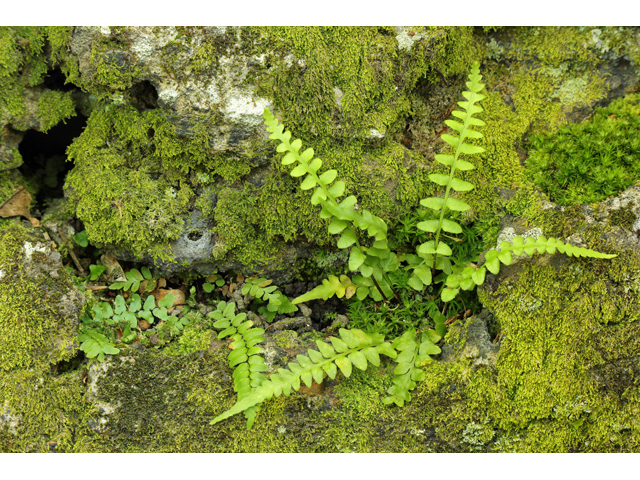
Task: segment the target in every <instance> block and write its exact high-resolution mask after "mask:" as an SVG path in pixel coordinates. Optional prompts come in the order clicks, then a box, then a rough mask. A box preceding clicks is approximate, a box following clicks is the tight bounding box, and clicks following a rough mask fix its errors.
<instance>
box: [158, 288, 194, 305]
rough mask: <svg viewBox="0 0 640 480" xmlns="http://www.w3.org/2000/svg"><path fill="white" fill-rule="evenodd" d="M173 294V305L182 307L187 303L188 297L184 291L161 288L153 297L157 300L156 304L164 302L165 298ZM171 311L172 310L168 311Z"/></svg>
mask: <svg viewBox="0 0 640 480" xmlns="http://www.w3.org/2000/svg"><path fill="white" fill-rule="evenodd" d="M170 293H173V304H174V305H182V304H183V303H185V301H186V299H187V298H186V296H185V294H184V292H183V291H182V290H178V289H177V288H168V289H164V288H159V289H158V290H157V291H156V292H155V293H154V294H153V297H154V298H155V299H156V303H157V302H159V301H160V300H162V299H163V298H164V297H165V296H167V295H169V294H170ZM167 310H168V311H171V308H169V309H167Z"/></svg>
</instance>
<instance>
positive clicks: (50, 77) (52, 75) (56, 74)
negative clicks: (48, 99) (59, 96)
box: [43, 68, 78, 92]
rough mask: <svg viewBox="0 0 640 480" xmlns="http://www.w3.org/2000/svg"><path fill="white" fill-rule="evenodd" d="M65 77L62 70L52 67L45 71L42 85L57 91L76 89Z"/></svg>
mask: <svg viewBox="0 0 640 480" xmlns="http://www.w3.org/2000/svg"><path fill="white" fill-rule="evenodd" d="M66 80H67V77H65V76H64V73H62V70H60V69H59V68H54V69H53V70H50V71H49V73H47V76H46V77H44V82H43V84H44V86H45V87H46V88H48V89H49V90H57V91H59V92H70V91H72V90H77V89H78V87H76V86H75V85H74V84H72V83H66V84H65V82H66Z"/></svg>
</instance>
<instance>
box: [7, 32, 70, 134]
mask: <svg viewBox="0 0 640 480" xmlns="http://www.w3.org/2000/svg"><path fill="white" fill-rule="evenodd" d="M70 39H71V30H70V29H69V28H68V27H1V28H0V92H1V93H0V105H1V106H3V107H5V108H6V109H7V111H8V112H9V114H10V115H11V116H13V117H14V121H13V123H14V125H20V119H21V118H22V117H23V116H24V115H25V106H24V98H25V89H26V88H27V87H33V86H36V85H39V84H41V83H42V82H43V80H44V77H45V75H46V74H47V71H48V70H49V68H50V62H51V63H53V65H54V66H55V65H56V64H58V63H59V62H61V61H62V51H63V49H64V48H65V46H66V45H67V44H68V42H69V41H70ZM47 45H50V46H51V47H52V57H51V58H50V59H49V58H47V55H46V54H45V51H46V49H45V46H47ZM67 110H68V108H67V107H65V108H64V109H63V111H67ZM53 118H54V117H53V116H48V117H47V120H49V121H52V120H53Z"/></svg>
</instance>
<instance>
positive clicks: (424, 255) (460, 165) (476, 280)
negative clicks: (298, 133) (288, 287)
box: [211, 63, 616, 423]
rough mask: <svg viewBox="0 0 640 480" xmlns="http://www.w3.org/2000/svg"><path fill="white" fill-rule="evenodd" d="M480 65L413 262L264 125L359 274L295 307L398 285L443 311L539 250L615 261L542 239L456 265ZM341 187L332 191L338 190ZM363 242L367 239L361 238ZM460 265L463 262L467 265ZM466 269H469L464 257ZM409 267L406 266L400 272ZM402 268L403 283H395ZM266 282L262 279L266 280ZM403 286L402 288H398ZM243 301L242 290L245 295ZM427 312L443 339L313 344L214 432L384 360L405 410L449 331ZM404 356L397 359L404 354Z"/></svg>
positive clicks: (420, 333)
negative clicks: (276, 399)
mask: <svg viewBox="0 0 640 480" xmlns="http://www.w3.org/2000/svg"><path fill="white" fill-rule="evenodd" d="M481 78H482V77H481V76H480V75H479V69H478V64H477V63H474V65H473V66H472V68H471V74H470V75H469V81H468V82H467V84H466V85H467V88H468V89H469V91H465V92H463V96H464V97H465V99H466V100H467V101H463V102H458V105H459V106H460V107H461V108H462V111H460V110H454V111H453V112H452V114H453V116H454V117H456V118H457V119H459V120H461V121H460V122H459V121H455V120H446V124H447V125H448V126H449V127H450V128H451V129H453V130H454V131H455V132H457V136H456V135H449V134H444V135H442V139H443V140H444V141H445V142H446V143H448V144H449V145H450V146H451V150H452V152H451V153H448V154H439V155H436V156H435V159H436V161H437V162H439V163H441V164H442V165H445V166H447V167H449V174H448V175H446V174H439V173H433V174H430V175H429V179H430V180H431V181H432V182H434V183H436V184H437V185H439V186H441V187H444V193H443V196H437V197H430V198H425V199H423V200H421V201H420V204H421V205H422V206H423V207H426V208H428V209H430V210H431V211H432V212H431V218H428V219H425V220H422V221H420V222H418V223H417V224H416V226H417V228H419V229H420V230H422V231H424V232H427V233H428V234H430V235H431V237H430V238H429V237H427V238H428V239H427V240H426V241H424V242H423V243H420V244H419V245H418V246H417V248H416V254H415V255H414V254H406V255H405V254H403V253H401V254H400V255H397V254H396V253H394V252H392V251H391V250H390V247H389V243H388V241H387V225H386V223H385V222H384V221H383V220H382V219H381V218H379V217H376V216H375V215H373V214H371V213H370V212H369V211H367V210H366V209H361V208H360V207H359V206H358V202H357V199H356V197H355V196H353V195H351V196H348V197H346V198H344V199H343V200H341V201H338V199H339V198H340V197H341V196H343V194H344V192H345V184H344V182H343V181H337V182H335V180H336V178H337V171H336V170H327V171H325V172H324V173H321V174H320V175H318V172H319V170H320V167H321V166H322V161H321V160H320V159H318V158H314V152H313V149H311V148H308V149H306V150H304V151H303V152H302V153H300V150H301V148H302V142H301V141H300V140H299V139H295V140H293V141H291V137H292V135H291V132H290V131H286V132H285V131H284V126H283V125H281V124H279V122H278V120H277V119H276V118H275V117H274V116H273V115H272V114H271V112H269V110H268V109H265V113H264V116H265V124H266V125H267V129H268V131H269V132H271V135H270V137H269V138H271V139H273V140H277V141H279V144H278V147H277V151H278V152H281V153H285V152H286V154H285V156H284V158H283V159H282V164H283V165H291V164H296V165H295V166H294V168H293V169H292V170H291V172H290V174H291V176H293V177H303V176H304V177H305V178H304V179H303V181H302V184H301V186H300V188H302V189H303V190H310V189H315V190H314V192H313V194H312V196H311V203H312V204H313V205H322V210H321V211H320V217H321V218H323V219H327V220H330V223H329V227H328V228H329V232H330V233H332V234H340V238H339V239H338V243H337V245H338V247H339V248H341V249H347V248H348V249H349V250H350V254H349V262H348V264H349V265H348V266H349V270H350V271H352V272H356V271H358V272H360V274H361V275H356V276H354V277H353V278H349V277H348V276H347V275H341V276H340V277H337V276H335V275H329V277H328V278H327V279H325V280H323V282H322V285H319V286H318V287H316V288H314V289H313V290H311V291H310V292H307V293H306V294H304V295H302V296H300V297H298V298H296V299H294V300H293V303H294V304H296V303H301V302H305V301H308V300H313V299H325V300H326V299H328V298H329V297H331V296H333V295H336V296H338V297H339V298H340V297H343V296H344V297H346V298H350V297H352V296H353V295H354V294H355V295H356V297H357V299H358V300H360V301H362V300H364V299H365V298H366V297H367V296H369V295H370V296H371V297H372V298H373V299H374V300H376V301H378V302H379V301H381V300H384V301H385V302H386V301H388V300H389V299H391V298H395V299H396V300H398V301H399V300H400V298H399V296H398V295H397V293H396V292H395V291H394V289H393V287H396V288H397V286H398V285H399V284H404V285H408V286H410V287H411V288H413V289H414V290H416V291H418V292H421V295H426V293H427V291H430V290H433V288H434V285H436V284H440V285H441V286H440V287H439V289H438V290H439V292H438V294H437V296H434V297H433V299H435V298H438V299H440V300H441V301H442V302H445V303H446V302H452V301H453V300H454V299H455V298H456V297H457V296H458V294H459V293H460V291H461V290H472V289H474V288H475V287H476V286H477V285H482V284H483V282H484V280H485V275H486V271H487V270H489V271H490V272H491V273H493V274H497V273H498V272H499V270H500V263H501V262H502V263H503V264H505V265H509V264H510V263H511V261H512V257H511V252H513V253H515V254H516V255H521V254H522V253H527V254H528V255H532V254H533V253H534V252H535V251H536V250H537V251H538V252H539V253H545V252H548V253H554V252H555V251H556V250H557V251H558V252H560V253H565V254H567V255H569V256H572V255H574V256H587V257H593V258H613V257H615V256H616V255H608V254H604V253H600V252H595V251H593V250H589V249H587V248H579V247H574V246H573V245H570V244H565V243H563V242H561V241H559V240H556V239H553V238H550V239H546V238H545V237H539V238H538V239H536V240H533V239H532V238H527V240H526V241H525V240H524V239H523V238H522V237H515V238H514V239H513V242H512V243H509V242H502V243H501V244H500V246H499V247H500V250H499V251H496V250H491V251H489V252H488V253H487V254H486V255H485V259H486V261H485V264H484V265H481V266H477V265H476V264H475V263H471V264H468V265H466V264H464V263H462V261H461V260H462V259H461V258H455V257H454V256H453V249H452V248H451V247H450V246H449V245H448V244H447V242H446V241H444V238H447V237H449V235H457V234H461V233H462V232H463V229H462V226H461V225H460V223H458V221H456V212H465V211H467V210H469V209H470V208H471V207H470V206H469V205H468V204H467V203H465V202H464V201H462V200H461V199H459V198H458V197H457V195H456V194H457V193H462V192H468V191H471V190H472V189H473V188H474V186H473V184H471V183H470V182H467V181H465V180H462V179H460V178H458V177H456V175H455V174H456V171H458V170H459V171H468V170H472V169H473V168H474V166H473V164H472V163H470V162H469V161H467V160H463V159H462V158H461V156H462V155H466V156H467V158H468V157H469V156H471V155H475V154H478V153H481V152H483V151H484V150H483V149H482V148H481V147H479V146H476V145H472V144H470V143H467V140H468V139H479V138H482V134H481V133H480V132H478V131H476V130H474V129H473V127H481V126H483V125H484V122H483V121H482V120H479V119H477V118H475V117H474V115H475V114H477V113H480V112H482V108H481V107H480V106H479V105H477V103H478V102H479V101H481V100H482V99H483V98H484V96H483V95H481V94H480V91H481V90H482V89H483V87H484V85H483V84H481V83H480V79H481ZM334 182H335V183H334ZM364 233H366V236H365V235H364ZM463 258H464V257H463ZM464 260H465V261H466V260H468V259H467V258H464ZM404 262H406V264H407V265H406V266H402V263H404ZM400 269H402V270H404V271H405V272H406V273H407V276H403V275H399V274H398V273H397V272H398V271H399V270H400ZM260 280H263V279H260ZM400 280H402V282H400ZM267 285H268V283H263V284H253V285H252V286H245V288H247V292H253V293H252V294H254V293H258V291H259V290H258V289H262V290H260V291H261V292H262V293H261V294H262V295H264V292H266V293H267V294H271V292H272V291H273V290H270V291H267V290H266V286H267ZM243 293H245V292H244V289H243ZM431 307H432V308H429V311H428V314H429V316H430V317H431V318H432V319H433V321H434V324H435V326H436V329H437V331H433V330H428V329H415V328H409V329H407V330H406V331H405V332H404V334H402V336H400V337H398V338H396V340H394V342H393V344H391V343H387V342H384V337H383V336H382V335H380V334H378V333H371V334H369V333H365V332H363V331H361V330H358V329H352V330H346V329H341V330H340V338H335V337H332V338H330V341H331V343H332V345H333V347H331V346H330V345H328V344H326V343H324V342H321V341H318V342H316V343H317V345H318V348H319V352H318V351H315V350H309V351H308V353H309V355H308V356H304V355H299V356H298V357H297V360H298V363H290V364H289V365H288V367H289V368H288V369H279V370H278V374H274V375H272V376H271V378H270V379H269V380H264V381H262V383H261V384H260V385H259V386H257V387H256V388H255V389H253V390H252V391H251V392H250V393H249V394H246V395H243V397H242V398H240V396H239V397H238V401H237V403H236V404H235V405H234V406H233V407H232V408H231V409H229V410H227V411H226V412H224V413H223V414H221V415H219V416H218V417H216V418H215V419H214V420H213V421H212V422H211V423H216V422H219V421H221V420H224V419H225V418H228V417H230V416H232V415H235V414H237V413H240V412H243V411H245V410H247V409H249V408H252V407H254V406H255V405H257V404H259V403H261V402H263V401H265V400H267V399H269V398H271V397H273V396H279V395H281V394H284V395H289V394H290V392H291V391H292V390H298V389H299V388H300V384H301V382H304V383H305V384H306V385H307V386H310V385H311V382H312V380H315V381H316V382H317V383H320V382H321V381H322V380H323V377H324V374H327V375H328V376H329V377H330V378H335V376H336V373H337V369H338V368H339V369H340V370H341V371H342V373H343V374H344V376H345V377H349V376H350V375H351V369H352V365H354V366H356V367H357V368H360V369H361V370H365V369H366V368H367V365H368V364H369V363H371V364H373V365H376V366H377V365H379V363H380V359H379V356H378V354H379V353H383V354H385V355H387V356H389V357H391V358H395V359H396V361H397V363H398V365H397V366H396V368H395V369H394V375H395V377H394V379H393V386H392V387H391V388H390V389H389V390H388V393H389V394H390V395H389V397H387V398H385V399H384V402H385V403H386V404H392V403H395V404H396V405H398V406H402V405H404V402H408V401H410V399H411V394H410V392H411V391H412V390H413V389H414V388H415V387H416V382H419V381H422V380H424V378H425V372H424V371H423V370H422V368H421V367H422V366H424V365H425V364H427V363H429V362H431V361H432V359H431V355H437V354H438V353H440V348H439V347H438V346H437V345H436V343H437V342H438V341H439V340H440V339H441V337H442V336H443V335H444V333H445V332H446V327H445V317H444V314H443V313H442V312H441V311H440V310H439V309H438V308H437V307H436V308H433V306H431ZM398 352H399V354H398Z"/></svg>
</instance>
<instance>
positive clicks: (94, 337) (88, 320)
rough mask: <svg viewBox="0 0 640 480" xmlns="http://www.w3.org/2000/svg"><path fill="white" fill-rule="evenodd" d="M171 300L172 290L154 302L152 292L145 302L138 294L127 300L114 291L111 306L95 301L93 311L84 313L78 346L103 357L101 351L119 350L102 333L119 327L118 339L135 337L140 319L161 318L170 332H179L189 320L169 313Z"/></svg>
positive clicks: (126, 341) (99, 357)
mask: <svg viewBox="0 0 640 480" xmlns="http://www.w3.org/2000/svg"><path fill="white" fill-rule="evenodd" d="M174 300H175V297H174V295H173V293H169V294H167V295H165V296H164V297H163V298H162V299H160V300H159V301H158V305H157V306H156V300H155V298H154V297H153V296H151V295H149V296H148V297H147V298H146V300H145V301H144V302H143V301H142V299H141V297H140V295H138V294H134V295H132V296H131V298H130V299H129V300H128V301H127V300H125V298H124V297H123V296H122V295H117V296H116V298H115V299H114V302H113V307H112V306H111V304H110V303H109V302H100V303H98V304H97V305H94V306H93V309H92V311H91V313H92V315H90V316H87V315H85V316H84V317H83V318H82V323H81V325H80V335H79V337H78V338H79V340H80V342H81V344H80V349H81V350H83V351H85V352H86V354H87V356H88V357H89V358H94V357H95V356H96V355H98V360H99V361H102V360H104V354H114V353H118V352H119V351H120V350H119V349H117V348H115V346H114V344H113V342H112V341H111V340H109V339H108V337H107V336H105V333H110V332H108V331H107V330H108V327H122V328H121V335H122V336H121V341H122V342H124V343H129V342H132V341H134V340H135V339H136V338H137V337H138V334H137V332H136V329H137V328H138V321H139V320H146V321H147V322H148V323H149V324H153V323H154V322H155V321H156V320H161V321H162V322H163V327H164V328H166V329H168V330H169V331H170V332H171V333H173V334H178V333H180V331H181V330H182V329H183V328H184V327H185V326H186V325H187V324H188V318H187V317H186V316H182V317H177V316H175V315H169V313H168V309H169V308H171V307H172V306H173V303H174ZM111 333H112V332H111Z"/></svg>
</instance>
